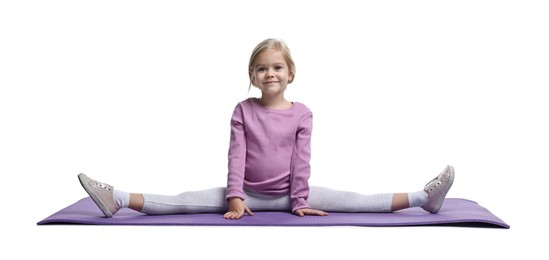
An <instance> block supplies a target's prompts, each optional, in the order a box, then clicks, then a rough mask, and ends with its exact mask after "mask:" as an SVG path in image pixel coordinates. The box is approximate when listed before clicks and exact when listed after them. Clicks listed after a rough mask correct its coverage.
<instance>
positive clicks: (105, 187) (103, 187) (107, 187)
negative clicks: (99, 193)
mask: <svg viewBox="0 0 549 260" xmlns="http://www.w3.org/2000/svg"><path fill="white" fill-rule="evenodd" d="M95 185H97V186H98V187H99V188H101V189H104V190H108V191H110V190H111V188H110V187H109V186H107V185H106V184H104V183H101V182H96V183H95Z"/></svg>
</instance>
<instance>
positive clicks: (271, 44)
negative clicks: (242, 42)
mask: <svg viewBox="0 0 549 260" xmlns="http://www.w3.org/2000/svg"><path fill="white" fill-rule="evenodd" d="M268 50H274V51H278V52H280V54H282V57H283V58H284V61H286V64H287V65H288V69H289V70H290V75H292V76H291V77H290V78H289V79H288V84H290V83H292V82H293V81H294V78H295V63H294V60H293V59H292V54H291V52H290V48H288V45H287V44H286V43H285V42H284V41H283V40H281V39H274V38H269V39H265V40H263V41H262V42H260V43H259V44H258V45H257V46H255V48H254V50H253V52H252V55H251V56H250V62H249V64H248V75H249V77H250V85H249V86H248V91H250V88H251V87H252V85H254V86H255V84H254V80H255V78H254V77H255V76H254V65H255V63H256V62H257V58H258V57H259V56H260V55H261V54H263V53H265V52H266V51H268Z"/></svg>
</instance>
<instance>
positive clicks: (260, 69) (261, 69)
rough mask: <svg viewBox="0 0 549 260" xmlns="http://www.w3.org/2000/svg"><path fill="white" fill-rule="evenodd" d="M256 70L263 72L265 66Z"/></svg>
mask: <svg viewBox="0 0 549 260" xmlns="http://www.w3.org/2000/svg"><path fill="white" fill-rule="evenodd" d="M257 71H259V72H263V71H265V68H257Z"/></svg>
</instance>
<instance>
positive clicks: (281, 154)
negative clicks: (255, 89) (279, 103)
mask: <svg viewBox="0 0 549 260" xmlns="http://www.w3.org/2000/svg"><path fill="white" fill-rule="evenodd" d="M312 119H313V115H312V112H311V111H310V110H309V108H307V107H306V106H305V105H304V104H301V103H298V102H293V104H292V107H291V108H289V109H286V110H274V109H268V108H266V107H264V106H262V105H261V104H259V103H258V100H257V99H255V98H249V99H246V100H244V101H242V102H240V103H238V105H237V106H236V108H235V110H234V112H233V115H232V118H231V141H230V146H229V173H228V179H227V193H226V198H227V199H229V198H233V197H239V198H241V199H243V200H244V199H245V197H244V189H249V190H253V191H256V192H259V193H261V194H266V195H287V194H289V195H290V199H291V203H292V211H296V210H298V209H302V208H308V207H309V204H308V203H307V197H308V196H309V182H308V180H309V176H310V172H311V167H310V164H309V161H310V158H311V131H312Z"/></svg>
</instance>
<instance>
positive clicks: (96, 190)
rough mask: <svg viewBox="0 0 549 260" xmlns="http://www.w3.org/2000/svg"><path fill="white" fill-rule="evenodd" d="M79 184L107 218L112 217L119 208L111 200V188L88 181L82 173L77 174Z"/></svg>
mask: <svg viewBox="0 0 549 260" xmlns="http://www.w3.org/2000/svg"><path fill="white" fill-rule="evenodd" d="M78 179H79V180H80V184H82V187H84V189H85V190H86V192H87V193H88V194H89V195H90V197H91V198H92V200H93V201H94V202H95V204H97V206H98V207H99V209H101V211H103V214H105V216H106V217H107V218H110V217H112V216H113V215H114V214H115V213H116V212H118V210H119V209H120V207H119V206H118V204H117V203H116V202H115V201H114V199H113V186H111V185H108V184H105V183H101V182H98V181H95V180H92V179H90V178H89V177H88V176H86V175H85V174H83V173H80V174H78Z"/></svg>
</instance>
